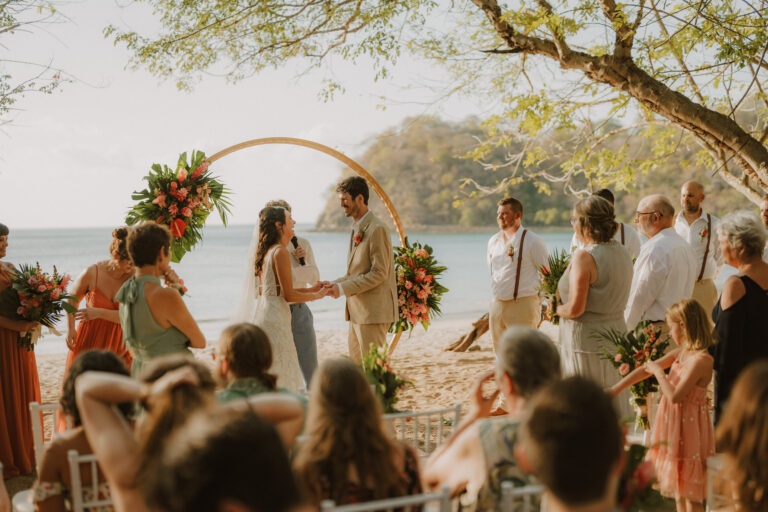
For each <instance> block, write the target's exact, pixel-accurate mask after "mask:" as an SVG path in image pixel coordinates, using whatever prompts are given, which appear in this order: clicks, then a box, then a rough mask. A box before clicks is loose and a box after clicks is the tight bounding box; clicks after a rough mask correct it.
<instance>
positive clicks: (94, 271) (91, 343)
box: [64, 228, 134, 378]
mask: <svg viewBox="0 0 768 512" xmlns="http://www.w3.org/2000/svg"><path fill="white" fill-rule="evenodd" d="M127 237H128V228H117V229H115V230H114V231H112V241H111V242H110V244H109V252H110V254H112V259H111V260H108V261H99V262H97V263H94V264H93V265H91V266H90V267H88V268H87V269H85V271H83V273H82V274H81V275H80V277H78V278H77V279H76V280H75V284H74V286H73V287H72V290H71V292H70V293H71V294H72V295H73V296H74V300H72V305H73V306H75V307H77V305H78V304H79V303H80V301H81V300H83V297H85V308H83V309H80V310H78V312H77V316H72V315H70V316H69V317H68V321H69V322H68V326H67V347H69V354H67V363H66V366H65V370H64V377H65V378H66V375H67V371H68V370H69V367H70V366H71V365H72V361H74V360H75V358H76V357H77V356H78V355H79V354H80V353H82V352H85V351H86V350H91V349H99V350H109V351H112V352H114V353H116V354H117V355H118V356H120V357H121V358H122V359H123V362H124V363H125V365H126V366H127V367H128V368H130V367H131V363H132V362H133V356H131V352H130V351H129V350H128V347H127V346H126V345H125V343H123V330H122V329H121V328H120V315H119V313H118V309H119V303H118V302H117V301H116V300H115V299H114V297H115V295H116V294H117V292H118V290H119V289H120V288H121V287H122V286H123V283H125V282H126V281H127V280H128V279H130V278H131V276H132V275H133V270H134V269H133V262H132V261H131V257H130V256H129V255H128V247H127V242H126V239H127ZM76 318H77V320H80V324H79V325H78V327H77V330H75V319H76Z"/></svg>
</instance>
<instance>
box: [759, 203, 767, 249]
mask: <svg viewBox="0 0 768 512" xmlns="http://www.w3.org/2000/svg"><path fill="white" fill-rule="evenodd" d="M760 218H762V219H763V226H765V229H768V194H765V195H764V196H763V202H762V203H761V204H760ZM763 261H765V262H766V263H768V243H766V244H765V249H763Z"/></svg>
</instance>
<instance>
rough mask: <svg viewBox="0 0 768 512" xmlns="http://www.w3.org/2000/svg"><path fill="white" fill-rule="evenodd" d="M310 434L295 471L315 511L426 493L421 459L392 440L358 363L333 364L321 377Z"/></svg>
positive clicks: (312, 399) (316, 380)
mask: <svg viewBox="0 0 768 512" xmlns="http://www.w3.org/2000/svg"><path fill="white" fill-rule="evenodd" d="M305 433H306V436H307V439H306V440H305V441H304V442H302V443H301V446H299V449H298V453H297V454H296V457H295V459H294V464H293V467H294V472H295V474H296V478H297V480H298V483H299V487H300V488H301V489H302V491H303V492H304V496H305V498H306V499H307V501H308V504H309V505H311V506H314V507H318V506H319V505H320V503H321V502H322V501H323V500H327V499H331V500H334V501H335V502H336V504H337V505H343V504H347V503H361V502H365V501H372V500H380V499H386V498H395V497H399V496H406V495H410V494H418V493H420V492H421V482H420V481H419V460H418V456H417V455H416V453H415V452H414V451H413V449H412V448H411V447H410V446H408V445H406V444H404V443H400V442H398V441H394V440H392V439H391V438H390V437H389V435H388V434H387V432H386V431H385V429H384V423H383V421H382V410H381V404H380V403H379V401H378V399H377V398H376V396H375V395H374V394H373V391H372V390H371V386H370V385H369V384H368V381H367V380H366V379H365V375H363V372H362V371H361V369H360V367H359V366H357V364H355V363H354V362H353V361H351V360H349V359H330V360H327V361H325V362H324V363H322V364H321V365H320V367H319V368H318V370H317V372H315V376H314V377H313V379H312V385H311V386H310V395H309V412H308V415H307V424H306V428H305Z"/></svg>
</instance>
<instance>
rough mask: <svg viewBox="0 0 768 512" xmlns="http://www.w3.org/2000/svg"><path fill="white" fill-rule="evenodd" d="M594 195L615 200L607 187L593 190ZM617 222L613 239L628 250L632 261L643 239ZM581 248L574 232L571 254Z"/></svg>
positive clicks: (610, 200) (633, 229) (632, 229)
mask: <svg viewBox="0 0 768 512" xmlns="http://www.w3.org/2000/svg"><path fill="white" fill-rule="evenodd" d="M595 195H596V196H600V197H602V198H603V199H605V200H606V201H608V202H609V203H611V204H614V201H615V200H614V197H613V192H611V191H610V190H608V189H607V188H601V189H600V190H598V191H597V192H595ZM617 224H618V225H619V228H618V229H617V230H616V233H615V234H614V235H613V239H614V240H616V241H617V242H618V243H620V244H621V245H623V246H624V247H626V248H627V250H628V251H629V255H630V256H632V261H635V260H636V259H637V255H638V254H640V247H641V246H642V245H643V239H642V238H640V234H639V233H638V232H637V231H636V230H635V228H633V227H632V226H629V225H627V224H624V223H623V222H617ZM583 248H584V247H583V246H582V245H581V242H580V241H579V237H577V236H576V233H574V234H573V237H572V238H571V254H573V252H574V251H576V249H583Z"/></svg>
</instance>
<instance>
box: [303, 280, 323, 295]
mask: <svg viewBox="0 0 768 512" xmlns="http://www.w3.org/2000/svg"><path fill="white" fill-rule="evenodd" d="M323 288H325V286H324V285H323V283H322V282H319V283H317V284H316V285H315V286H310V287H309V288H307V291H308V292H311V293H316V292H319V291H320V290H322V289H323Z"/></svg>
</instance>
